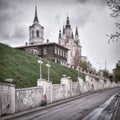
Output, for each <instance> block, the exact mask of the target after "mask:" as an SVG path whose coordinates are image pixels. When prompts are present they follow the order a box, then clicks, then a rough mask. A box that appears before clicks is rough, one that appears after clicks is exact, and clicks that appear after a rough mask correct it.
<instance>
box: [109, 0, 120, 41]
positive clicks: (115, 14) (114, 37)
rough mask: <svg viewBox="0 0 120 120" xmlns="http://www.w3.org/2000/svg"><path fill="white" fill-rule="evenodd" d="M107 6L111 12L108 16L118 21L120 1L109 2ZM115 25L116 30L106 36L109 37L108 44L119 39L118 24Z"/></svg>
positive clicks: (119, 17) (119, 24)
mask: <svg viewBox="0 0 120 120" xmlns="http://www.w3.org/2000/svg"><path fill="white" fill-rule="evenodd" d="M107 4H108V6H109V8H110V9H111V11H112V13H111V14H110V15H111V17H114V18H116V20H119V19H120V0H109V2H107ZM115 25H116V28H117V29H118V30H117V31H116V32H115V33H113V34H111V35H107V36H108V37H109V40H108V43H110V42H111V41H112V42H114V41H118V40H119V39H120V22H116V23H115Z"/></svg>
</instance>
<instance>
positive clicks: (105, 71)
mask: <svg viewBox="0 0 120 120" xmlns="http://www.w3.org/2000/svg"><path fill="white" fill-rule="evenodd" d="M102 73H103V77H104V78H109V76H110V74H109V71H108V70H106V69H104V70H102Z"/></svg>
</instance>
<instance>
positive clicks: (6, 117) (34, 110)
mask: <svg viewBox="0 0 120 120" xmlns="http://www.w3.org/2000/svg"><path fill="white" fill-rule="evenodd" d="M96 92H98V91H91V92H87V93H83V94H81V95H78V96H74V97H71V98H67V99H64V100H61V101H57V102H53V103H50V104H48V105H47V106H39V107H36V108H32V109H28V110H25V111H22V112H18V113H14V114H11V115H6V116H3V117H0V120H9V119H12V118H15V117H18V116H21V115H24V114H27V113H32V112H36V111H40V110H44V109H46V108H51V107H54V106H57V105H60V104H64V103H67V102H70V101H73V100H75V99H79V98H81V97H85V96H87V95H89V94H93V93H96Z"/></svg>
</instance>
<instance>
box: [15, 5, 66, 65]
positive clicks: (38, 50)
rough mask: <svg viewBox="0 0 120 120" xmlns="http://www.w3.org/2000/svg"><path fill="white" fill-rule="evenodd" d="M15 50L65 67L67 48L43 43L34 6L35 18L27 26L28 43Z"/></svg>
mask: <svg viewBox="0 0 120 120" xmlns="http://www.w3.org/2000/svg"><path fill="white" fill-rule="evenodd" d="M16 49H19V50H22V51H25V52H28V53H31V54H35V55H38V56H39V57H42V58H47V59H49V60H51V61H53V62H56V63H59V64H62V65H65V66H66V65H67V56H68V48H66V47H64V46H62V45H59V44H57V43H50V42H49V40H47V42H46V43H44V27H43V26H41V25H40V24H39V20H38V16H37V7H36V6H35V17H34V20H33V24H32V25H31V26H29V43H26V45H25V46H20V47H16Z"/></svg>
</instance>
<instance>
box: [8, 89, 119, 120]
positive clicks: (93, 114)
mask: <svg viewBox="0 0 120 120" xmlns="http://www.w3.org/2000/svg"><path fill="white" fill-rule="evenodd" d="M119 91H120V88H115V89H109V90H105V91H99V92H96V93H93V94H90V95H88V96H84V97H82V98H79V99H76V100H74V101H71V102H67V103H64V104H61V105H58V106H54V107H51V108H46V109H44V110H41V111H36V112H33V113H28V114H25V115H22V116H19V117H17V118H11V119H9V120H109V119H110V118H111V116H112V114H110V113H109V115H108V114H107V112H106V114H107V115H106V114H105V112H103V110H104V109H105V108H106V107H107V106H108V105H109V104H110V103H111V101H113V100H114V97H115V95H116V94H118V93H119ZM102 113H104V115H103V114H102ZM112 113H113V112H112ZM104 116H105V117H104Z"/></svg>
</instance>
